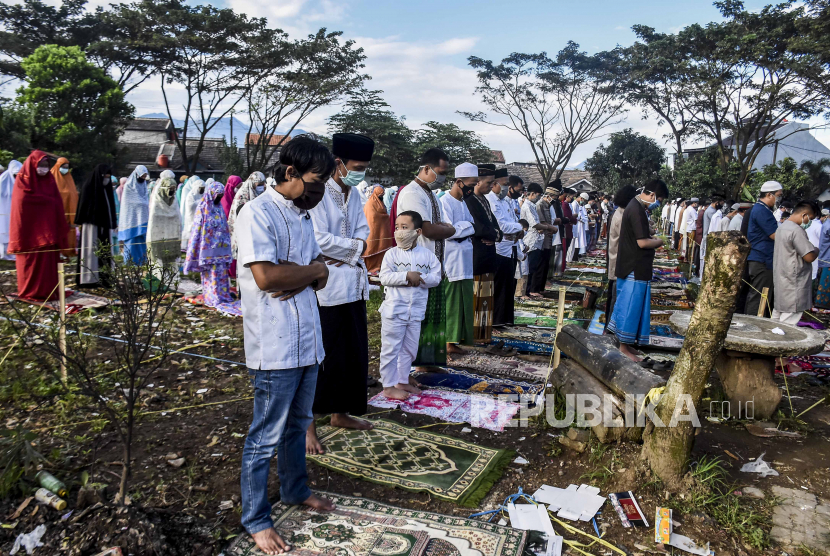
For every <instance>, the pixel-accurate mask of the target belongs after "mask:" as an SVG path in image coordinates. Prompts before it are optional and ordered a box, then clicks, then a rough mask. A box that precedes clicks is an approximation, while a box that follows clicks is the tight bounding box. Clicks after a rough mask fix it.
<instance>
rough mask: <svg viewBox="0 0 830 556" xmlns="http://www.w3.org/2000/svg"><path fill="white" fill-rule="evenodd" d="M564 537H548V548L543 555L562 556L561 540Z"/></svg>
mask: <svg viewBox="0 0 830 556" xmlns="http://www.w3.org/2000/svg"><path fill="white" fill-rule="evenodd" d="M564 540H565V538H564V537H560V536H559V535H554V536H552V537H551V538H549V539H548V548H547V550H546V551H545V556H562V542H563V541H564Z"/></svg>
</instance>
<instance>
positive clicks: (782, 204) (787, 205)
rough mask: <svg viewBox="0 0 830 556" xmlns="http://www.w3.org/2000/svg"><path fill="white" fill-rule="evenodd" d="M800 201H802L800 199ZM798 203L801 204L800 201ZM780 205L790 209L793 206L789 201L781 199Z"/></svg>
mask: <svg viewBox="0 0 830 556" xmlns="http://www.w3.org/2000/svg"><path fill="white" fill-rule="evenodd" d="M802 202H804V201H802ZM799 204H801V203H799ZM781 207H782V208H786V209H791V208H793V204H792V203H791V202H790V201H781ZM791 212H792V211H791Z"/></svg>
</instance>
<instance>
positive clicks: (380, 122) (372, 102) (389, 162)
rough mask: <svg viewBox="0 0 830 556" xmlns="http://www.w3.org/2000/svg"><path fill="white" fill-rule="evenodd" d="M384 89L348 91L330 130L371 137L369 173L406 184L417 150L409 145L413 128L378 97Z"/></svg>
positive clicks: (330, 122) (413, 168) (411, 174)
mask: <svg viewBox="0 0 830 556" xmlns="http://www.w3.org/2000/svg"><path fill="white" fill-rule="evenodd" d="M382 92H383V91H368V90H366V89H365V88H360V89H358V90H357V91H353V92H350V93H349V94H348V99H349V100H347V101H346V103H345V104H344V105H343V109H342V110H341V111H340V112H339V113H337V114H335V115H334V116H332V117H330V118H329V119H328V130H329V133H337V132H346V133H361V134H363V135H367V136H369V137H371V138H372V139H374V141H375V154H374V155H373V156H372V167H371V169H370V172H369V173H370V174H371V175H372V176H373V177H376V178H384V177H387V178H391V179H392V180H393V181H394V182H395V183H407V182H408V181H410V180H411V178H412V176H413V175H414V174H415V169H416V166H417V153H415V151H414V149H413V147H412V138H413V134H412V131H411V130H410V129H409V128H408V127H407V126H406V123H405V122H404V119H403V118H399V117H398V116H396V115H395V113H394V112H392V111H391V110H390V109H389V105H388V104H387V103H386V101H384V100H383V98H381V96H380V94H381V93H382Z"/></svg>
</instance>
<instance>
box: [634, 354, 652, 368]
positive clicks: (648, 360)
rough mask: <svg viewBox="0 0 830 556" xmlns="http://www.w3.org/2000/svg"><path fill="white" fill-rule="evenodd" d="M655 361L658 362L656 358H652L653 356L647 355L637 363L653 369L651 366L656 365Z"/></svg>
mask: <svg viewBox="0 0 830 556" xmlns="http://www.w3.org/2000/svg"><path fill="white" fill-rule="evenodd" d="M655 363H656V361H655V360H654V359H652V358H651V357H646V358H645V359H643V360H642V361H640V362H638V363H637V364H638V365H640V366H641V367H643V368H644V369H651V368H653V367H654V364H655Z"/></svg>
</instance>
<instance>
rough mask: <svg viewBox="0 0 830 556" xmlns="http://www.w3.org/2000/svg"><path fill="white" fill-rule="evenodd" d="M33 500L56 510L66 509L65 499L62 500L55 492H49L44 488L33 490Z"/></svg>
mask: <svg viewBox="0 0 830 556" xmlns="http://www.w3.org/2000/svg"><path fill="white" fill-rule="evenodd" d="M35 500H37V501H38V502H41V503H43V504H46V505H48V506H51V507H53V508H55V509H56V510H58V511H61V510H65V509H66V500H62V499H61V498H59V497H58V495H57V494H54V493H52V492H49V491H48V490H46V489H45V488H39V489H37V492H35Z"/></svg>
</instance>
